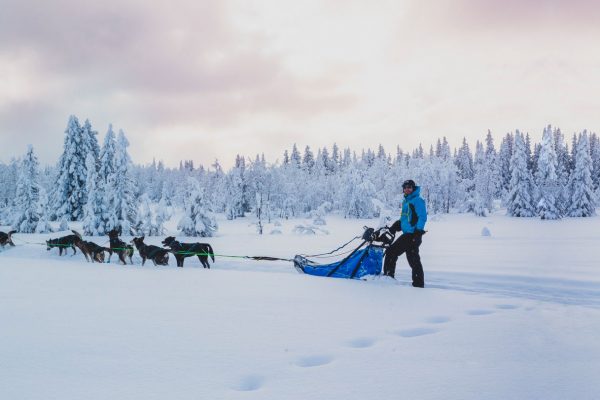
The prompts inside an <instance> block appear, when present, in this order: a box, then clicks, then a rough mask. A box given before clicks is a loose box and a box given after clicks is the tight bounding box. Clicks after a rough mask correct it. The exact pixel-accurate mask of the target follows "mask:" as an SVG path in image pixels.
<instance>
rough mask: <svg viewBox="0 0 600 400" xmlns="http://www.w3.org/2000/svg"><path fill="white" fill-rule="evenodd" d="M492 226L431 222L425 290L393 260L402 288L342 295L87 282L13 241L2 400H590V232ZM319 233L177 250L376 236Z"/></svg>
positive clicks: (456, 219)
mask: <svg viewBox="0 0 600 400" xmlns="http://www.w3.org/2000/svg"><path fill="white" fill-rule="evenodd" d="M502 214H503V211H502V212H497V213H495V214H492V215H491V216H490V217H488V218H478V217H475V216H473V215H457V214H449V215H443V216H441V217H437V218H432V220H431V221H430V222H429V223H428V225H427V227H426V229H427V230H428V233H427V234H426V235H425V236H424V238H423V245H422V247H421V255H422V260H423V265H424V268H425V280H426V288H425V289H416V288H412V287H411V286H410V285H409V280H410V270H409V268H408V265H407V263H406V259H405V258H404V257H401V258H400V260H399V261H398V266H397V274H396V276H397V278H398V281H393V280H391V279H389V278H374V279H370V280H367V281H353V280H342V279H331V278H319V277H313V276H307V275H301V274H298V273H297V272H296V271H295V270H294V268H293V267H292V264H291V263H289V262H284V261H279V262H264V261H263V262H257V261H251V260H245V259H240V258H226V257H221V256H217V260H216V262H215V263H214V264H212V268H211V269H210V270H207V269H203V268H201V265H200V262H199V261H198V260H197V259H192V258H188V259H186V261H185V267H184V268H177V267H175V266H174V265H175V261H174V260H173V259H172V258H171V260H170V266H169V267H154V266H151V263H150V264H149V263H147V264H146V266H145V267H141V265H140V260H139V258H138V257H137V256H135V257H134V260H135V262H136V265H134V266H126V267H124V266H121V265H118V264H116V257H113V260H112V261H113V263H112V264H92V263H87V262H85V260H84V259H83V257H82V256H81V254H80V253H78V254H77V255H75V256H71V251H70V250H69V252H68V254H69V255H68V256H63V257H59V256H58V254H57V251H56V250H55V249H54V250H52V251H50V252H47V251H46V249H45V247H44V246H42V245H40V244H37V243H43V241H44V240H45V239H47V238H49V237H57V236H59V235H60V234H59V233H54V234H27V235H25V234H16V235H15V243H16V244H17V247H15V248H5V249H4V250H3V251H2V250H0V321H1V324H2V326H1V327H0V360H1V362H0V383H1V384H0V398H1V399H107V398H117V399H267V400H270V399H308V398H313V399H391V398H394V399H395V398H406V399H461V400H462V399H561V400H562V399H567V398H571V399H574V398H576V399H597V398H600V382H599V380H598V379H597V378H598V376H599V375H600V344H599V341H598V339H597V337H598V332H600V268H599V267H598V265H597V264H598V260H597V258H598V253H597V248H598V246H599V245H600V230H599V229H598V226H599V223H600V219H599V217H590V218H565V219H563V220H560V221H541V220H539V219H531V218H510V217H506V216H504V215H502ZM325 219H326V221H327V231H329V234H328V235H298V234H295V233H293V229H294V227H295V226H296V225H299V224H301V225H308V224H310V223H311V220H304V219H295V220H284V221H279V222H281V226H277V229H279V230H280V231H281V232H282V233H281V234H280V235H268V234H267V235H262V236H259V235H257V234H256V226H255V225H253V224H251V222H253V220H251V219H250V218H241V219H236V220H233V221H228V220H225V219H220V220H219V221H218V222H219V227H220V229H219V232H218V234H217V236H216V237H213V238H189V239H187V240H186V238H183V237H178V239H179V240H182V241H188V240H189V241H198V239H200V241H205V242H209V243H210V244H211V245H212V246H213V248H214V249H215V252H216V253H217V254H224V255H254V256H274V257H282V258H291V257H293V256H294V255H295V254H301V253H308V254H314V253H320V252H325V251H329V250H331V249H333V248H336V247H338V246H339V245H340V244H342V243H344V242H346V241H348V240H349V239H351V238H352V237H353V236H355V235H360V234H361V233H362V227H363V226H364V225H367V226H376V224H377V221H376V220H345V219H342V218H338V217H334V216H325ZM178 220H179V218H178V216H174V217H173V218H171V220H170V221H169V222H167V223H166V224H165V227H166V229H167V230H168V232H167V233H168V234H174V233H175V234H176V231H175V230H174V228H175V227H174V224H176V222H177V221H178ZM483 227H488V228H489V230H490V231H493V235H492V236H488V237H484V236H482V235H481V231H482V229H483ZM4 228H5V227H3V228H0V230H3V231H6V230H7V229H4ZM71 228H74V229H79V228H80V227H78V226H77V223H72V226H71ZM272 229H275V224H274V223H272V224H266V226H265V232H270V231H271V230H272ZM91 239H92V240H93V241H96V242H97V243H99V244H102V243H103V242H104V241H106V238H98V237H94V238H91ZM125 239H126V240H129V238H127V237H126V238H125ZM161 239H162V237H160V238H159V237H148V238H146V241H147V242H148V243H149V244H160V240H161ZM26 242H28V243H26Z"/></svg>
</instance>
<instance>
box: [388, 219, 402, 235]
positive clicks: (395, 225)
mask: <svg viewBox="0 0 600 400" xmlns="http://www.w3.org/2000/svg"><path fill="white" fill-rule="evenodd" d="M400 230H401V226H400V221H396V222H394V223H393V224H392V226H390V233H393V234H396V233H397V232H400Z"/></svg>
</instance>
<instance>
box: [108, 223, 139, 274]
mask: <svg viewBox="0 0 600 400" xmlns="http://www.w3.org/2000/svg"><path fill="white" fill-rule="evenodd" d="M120 234H121V228H119V229H113V230H111V231H110V232H108V238H109V241H110V250H111V252H110V255H109V256H108V262H110V258H111V257H112V254H113V253H117V255H118V256H119V260H120V261H121V262H122V263H123V265H127V262H125V257H128V258H129V262H130V263H131V264H132V265H133V260H132V259H131V257H133V246H131V245H129V244H127V243H125V242H124V241H122V240H121V239H119V235H120Z"/></svg>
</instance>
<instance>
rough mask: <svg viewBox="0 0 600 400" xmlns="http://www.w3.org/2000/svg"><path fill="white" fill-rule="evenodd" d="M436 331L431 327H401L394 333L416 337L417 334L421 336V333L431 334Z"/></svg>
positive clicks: (406, 336)
mask: <svg viewBox="0 0 600 400" xmlns="http://www.w3.org/2000/svg"><path fill="white" fill-rule="evenodd" d="M437 332H439V330H437V329H433V328H413V329H402V330H399V331H394V334H396V335H398V336H401V337H405V338H410V337H417V336H423V335H431V334H433V333H437Z"/></svg>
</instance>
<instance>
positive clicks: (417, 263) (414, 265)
mask: <svg viewBox="0 0 600 400" xmlns="http://www.w3.org/2000/svg"><path fill="white" fill-rule="evenodd" d="M420 245H421V240H420V239H419V240H417V241H416V242H412V241H411V245H410V247H409V248H408V249H407V250H406V259H407V260H408V265H410V268H411V269H412V280H413V282H412V284H413V286H414V287H425V276H424V274H423V265H422V264H421V256H419V246H420Z"/></svg>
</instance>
